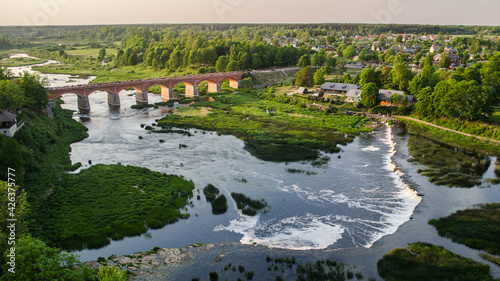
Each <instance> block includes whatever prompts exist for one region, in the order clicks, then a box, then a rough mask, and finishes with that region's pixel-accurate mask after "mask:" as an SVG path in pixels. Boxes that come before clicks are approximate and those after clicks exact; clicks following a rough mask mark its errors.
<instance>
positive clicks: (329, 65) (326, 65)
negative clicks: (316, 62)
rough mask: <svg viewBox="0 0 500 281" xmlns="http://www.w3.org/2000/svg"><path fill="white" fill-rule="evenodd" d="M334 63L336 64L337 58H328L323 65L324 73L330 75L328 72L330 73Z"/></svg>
mask: <svg viewBox="0 0 500 281" xmlns="http://www.w3.org/2000/svg"><path fill="white" fill-rule="evenodd" d="M336 65H337V60H336V59H335V58H334V57H330V58H328V59H327V60H326V61H325V63H324V66H323V67H324V68H325V73H326V74H328V75H330V73H332V70H333V69H334V68H335V66H336Z"/></svg>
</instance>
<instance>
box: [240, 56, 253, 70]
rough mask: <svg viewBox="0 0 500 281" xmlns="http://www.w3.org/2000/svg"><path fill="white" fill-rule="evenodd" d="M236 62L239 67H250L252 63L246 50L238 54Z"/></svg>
mask: <svg viewBox="0 0 500 281" xmlns="http://www.w3.org/2000/svg"><path fill="white" fill-rule="evenodd" d="M238 64H239V68H240V69H250V67H251V65H252V56H251V55H250V54H249V53H247V52H240V53H239V54H238Z"/></svg>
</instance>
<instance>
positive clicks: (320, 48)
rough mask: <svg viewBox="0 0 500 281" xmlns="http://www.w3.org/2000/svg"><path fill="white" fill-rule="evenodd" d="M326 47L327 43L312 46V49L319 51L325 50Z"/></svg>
mask: <svg viewBox="0 0 500 281" xmlns="http://www.w3.org/2000/svg"><path fill="white" fill-rule="evenodd" d="M325 48H326V46H325V45H316V46H313V47H312V48H311V50H313V51H316V52H319V51H321V50H323V49H325Z"/></svg>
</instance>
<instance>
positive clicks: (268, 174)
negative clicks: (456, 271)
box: [13, 67, 500, 277]
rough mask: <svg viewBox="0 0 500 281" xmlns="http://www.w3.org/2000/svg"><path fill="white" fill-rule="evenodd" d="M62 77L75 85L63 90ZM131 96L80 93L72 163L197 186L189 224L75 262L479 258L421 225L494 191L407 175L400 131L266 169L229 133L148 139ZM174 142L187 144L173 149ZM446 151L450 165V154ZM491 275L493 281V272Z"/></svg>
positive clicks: (372, 262) (70, 99)
mask: <svg viewBox="0 0 500 281" xmlns="http://www.w3.org/2000/svg"><path fill="white" fill-rule="evenodd" d="M24 68H27V69H29V67H24ZM22 69H23V68H22ZM13 71H14V69H13ZM43 76H44V77H47V79H48V82H49V84H50V86H61V85H63V84H64V85H69V84H71V83H75V84H81V83H87V82H88V81H90V80H91V79H92V78H89V79H85V80H80V79H73V78H69V75H52V74H48V75H47V74H44V75H43ZM70 79H71V80H74V81H72V82H70V83H68V81H69V80H70ZM132 94H133V92H130V91H122V92H121V93H120V99H121V108H120V110H110V109H109V107H108V104H107V94H106V93H104V92H96V93H94V94H92V95H91V96H90V105H91V111H90V113H89V114H88V115H85V116H79V115H78V114H77V113H75V118H76V119H77V120H81V122H82V123H83V124H84V125H85V126H87V127H88V129H89V131H88V132H89V137H88V138H87V139H85V140H83V141H81V142H78V143H74V144H73V145H72V146H71V149H72V151H71V160H72V162H73V163H76V162H81V163H82V164H83V166H82V169H85V168H87V167H88V166H89V165H90V164H89V163H92V164H99V163H103V164H112V163H121V164H122V165H134V166H141V167H146V168H149V169H151V170H154V171H159V172H162V173H168V174H175V175H182V176H184V177H185V178H186V179H189V180H192V181H193V182H194V183H195V186H196V190H195V197H194V198H193V203H194V206H193V207H188V210H187V211H188V212H189V213H190V214H191V217H190V218H189V219H187V220H181V221H179V222H177V223H175V224H172V225H167V226H165V227H163V228H162V229H158V230H150V231H148V232H147V233H145V234H143V235H141V236H137V237H128V238H125V239H123V240H120V241H112V243H111V244H109V245H108V246H105V247H103V248H101V249H97V250H83V251H79V252H77V254H79V255H81V259H82V260H83V261H87V260H96V259H97V258H98V257H108V256H110V255H112V254H118V255H125V254H131V253H133V252H138V251H148V250H150V249H152V248H153V247H155V246H159V247H169V248H176V247H184V246H187V245H190V244H193V243H196V242H201V243H226V244H227V243H235V244H236V247H235V250H234V251H233V254H232V258H233V259H241V260H248V259H249V258H250V259H251V258H254V259H257V258H261V257H262V256H265V255H266V254H269V253H279V254H280V255H283V256H286V255H289V256H292V255H295V256H302V257H303V258H304V259H308V258H309V259H312V258H323V257H328V258H330V259H335V260H339V261H344V262H348V263H350V264H354V265H358V266H360V268H361V269H363V270H364V271H365V272H366V273H367V276H373V277H376V276H378V275H377V273H376V261H377V260H378V259H379V258H380V257H381V256H382V255H383V254H385V253H386V252H388V251H390V250H392V249H393V248H395V247H404V246H406V245H407V244H408V243H412V242H417V241H422V242H429V243H433V244H437V245H442V246H444V247H446V248H447V249H449V250H451V251H453V252H455V253H457V254H461V255H463V256H466V257H470V258H473V259H475V260H480V261H482V260H481V259H480V258H479V257H478V251H476V250H472V249H470V248H468V247H466V246H463V245H460V244H456V243H453V242H451V240H449V239H445V238H441V237H439V236H438V235H437V231H436V230H435V229H434V228H433V227H432V226H430V225H428V224H427V221H428V220H429V219H432V218H439V217H442V216H447V215H449V214H451V213H453V212H455V211H457V210H460V209H465V208H468V207H471V206H474V205H476V204H482V203H490V202H499V201H500V190H499V185H492V184H489V183H482V184H481V185H480V186H476V187H472V188H455V187H446V186H438V185H435V184H433V183H431V182H429V179H428V178H427V177H425V176H423V175H421V174H419V173H417V170H418V169H425V168H426V166H425V165H424V164H421V163H418V162H408V161H407V160H408V159H409V158H411V156H410V151H409V146H408V142H409V140H410V138H412V137H414V136H411V135H409V134H408V133H407V132H406V131H405V130H404V128H401V127H397V126H394V127H389V126H385V125H384V126H382V127H380V128H379V129H377V130H375V131H374V132H372V133H367V134H363V135H361V136H359V137H356V139H355V140H354V141H353V142H352V143H350V144H348V145H346V146H342V151H341V152H340V153H338V154H324V155H323V156H324V157H327V159H328V161H325V163H324V164H323V165H319V166H317V165H316V166H313V165H312V164H311V162H296V163H274V162H266V161H262V160H259V159H256V158H255V157H253V156H252V155H250V153H248V152H247V151H246V150H245V149H244V143H243V141H241V140H239V139H237V138H236V137H233V136H219V135H217V134H215V133H212V132H204V131H201V130H194V129H193V130H190V132H191V133H192V135H193V136H191V137H188V136H185V135H182V134H175V133H169V134H149V133H148V132H147V131H146V130H144V129H143V128H142V127H141V124H146V125H151V124H152V123H154V122H155V120H156V119H159V118H161V117H162V116H163V115H164V114H165V112H166V111H165V110H166V109H165V108H158V109H153V108H151V109H141V110H135V109H131V108H130V106H131V105H133V104H135V97H134V96H132ZM63 100H64V101H65V103H64V104H63V107H64V108H67V109H71V110H77V104H76V96H75V95H64V96H63ZM158 101H161V97H160V96H159V95H155V94H149V102H150V103H154V102H158ZM81 117H82V118H81ZM83 117H85V118H83ZM139 136H142V137H143V138H142V139H139ZM160 140H164V142H160ZM180 144H184V145H186V146H187V147H185V148H182V149H181V148H179V145H180ZM453 153H455V152H453V151H452V152H451V154H452V155H454V154H453ZM456 153H457V154H456V155H457V159H459V157H458V156H460V155H459V153H461V152H460V151H456ZM451 157H453V156H451ZM488 160H489V161H490V163H491V164H490V165H489V166H488V167H487V170H486V171H485V172H484V173H482V174H481V175H479V177H480V178H481V179H487V178H497V176H496V175H495V174H494V164H493V163H494V162H495V159H494V158H492V157H489V159H488ZM288 169H298V170H303V171H308V172H309V175H307V174H306V173H290V172H288ZM208 183H211V184H213V185H215V186H216V187H218V188H219V189H220V190H221V192H222V193H224V194H225V195H226V198H228V200H229V204H228V205H229V209H228V211H227V213H225V214H222V215H212V213H211V211H210V210H211V209H210V204H209V203H207V202H205V199H204V196H203V195H202V191H201V190H202V189H203V187H205V186H206V185H207V184H208ZM231 192H239V193H243V194H245V195H246V196H248V197H251V198H253V199H260V198H262V199H265V200H266V201H267V202H268V204H269V206H270V211H269V212H267V213H263V214H259V215H257V216H255V217H248V216H245V215H243V214H242V213H241V212H240V211H239V210H237V209H236V204H235V203H234V202H233V201H232V198H231V196H230V194H231ZM197 194H201V200H196V195H197ZM253 243H257V244H258V245H262V246H266V247H256V248H255V249H252V250H251V251H254V252H255V254H254V252H251V251H250V252H249V250H248V246H245V245H252V244H253ZM252 248H253V247H252ZM241 253H248V256H245V255H246V254H245V255H241ZM229 255H231V253H229ZM483 262H484V261H483ZM491 267H492V270H493V272H494V274H495V276H496V277H500V271H499V270H498V267H496V266H494V265H493V266H491ZM204 269H208V265H207V263H206V261H205V262H199V263H194V264H193V265H191V268H190V270H191V271H194V272H197V270H198V271H199V270H204ZM207 272H208V271H207Z"/></svg>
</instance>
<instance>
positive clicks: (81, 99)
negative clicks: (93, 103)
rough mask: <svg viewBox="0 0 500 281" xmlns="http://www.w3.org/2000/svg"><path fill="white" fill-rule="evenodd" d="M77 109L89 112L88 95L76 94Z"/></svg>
mask: <svg viewBox="0 0 500 281" xmlns="http://www.w3.org/2000/svg"><path fill="white" fill-rule="evenodd" d="M78 111H80V112H89V111H90V102H89V97H87V96H78Z"/></svg>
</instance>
